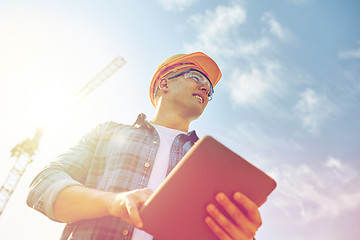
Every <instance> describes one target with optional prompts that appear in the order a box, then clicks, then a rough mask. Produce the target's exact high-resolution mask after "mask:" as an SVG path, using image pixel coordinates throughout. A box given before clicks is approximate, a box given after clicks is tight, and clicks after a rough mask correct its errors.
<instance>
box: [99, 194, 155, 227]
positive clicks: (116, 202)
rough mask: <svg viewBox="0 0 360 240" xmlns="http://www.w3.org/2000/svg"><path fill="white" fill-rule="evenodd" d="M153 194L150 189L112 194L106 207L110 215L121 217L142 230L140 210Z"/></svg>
mask: <svg viewBox="0 0 360 240" xmlns="http://www.w3.org/2000/svg"><path fill="white" fill-rule="evenodd" d="M151 194H152V190H151V189H149V188H143V189H136V190H133V191H129V192H123V193H112V194H110V195H108V198H107V200H106V206H107V209H108V212H109V215H111V216H114V217H119V218H121V219H123V220H124V221H126V222H128V223H130V224H133V225H135V226H136V227H137V228H142V227H143V223H142V220H141V218H140V213H139V209H140V208H141V207H142V206H143V204H144V203H145V201H146V200H147V199H148V198H149V197H150V195H151Z"/></svg>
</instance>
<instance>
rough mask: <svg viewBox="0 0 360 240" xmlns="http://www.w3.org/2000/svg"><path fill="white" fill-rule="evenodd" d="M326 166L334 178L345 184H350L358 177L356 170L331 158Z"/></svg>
mask: <svg viewBox="0 0 360 240" xmlns="http://www.w3.org/2000/svg"><path fill="white" fill-rule="evenodd" d="M324 166H325V167H327V168H328V169H329V170H330V171H331V175H332V176H333V177H335V178H337V179H339V181H342V182H343V183H344V184H348V183H350V182H351V181H352V180H353V179H354V178H356V177H357V175H358V173H357V172H356V170H354V169H353V168H351V167H350V166H348V165H346V164H344V163H343V162H341V160H339V159H336V158H334V157H331V156H330V157H329V159H328V160H327V161H326V162H325V163H324Z"/></svg>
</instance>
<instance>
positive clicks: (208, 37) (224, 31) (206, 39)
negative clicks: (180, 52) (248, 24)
mask: <svg viewBox="0 0 360 240" xmlns="http://www.w3.org/2000/svg"><path fill="white" fill-rule="evenodd" d="M245 20H246V12H245V10H244V9H242V8H241V7H240V6H238V5H233V6H228V7H225V6H217V7H216V9H215V10H214V11H210V10H208V11H206V12H205V14H204V15H201V14H198V15H195V16H192V17H191V18H190V19H189V22H190V23H191V24H193V25H194V26H195V27H196V29H197V30H198V34H197V37H196V42H195V43H193V44H187V45H185V48H186V49H187V50H188V51H192V50H199V49H202V50H203V51H204V52H207V53H209V54H212V55H215V54H220V53H221V54H225V55H226V54H231V53H232V52H233V49H231V47H230V48H229V46H233V45H234V42H233V40H232V38H230V34H231V32H232V30H234V29H236V28H237V27H238V26H240V25H241V24H242V23H244V22H245Z"/></svg>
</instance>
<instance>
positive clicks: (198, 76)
mask: <svg viewBox="0 0 360 240" xmlns="http://www.w3.org/2000/svg"><path fill="white" fill-rule="evenodd" d="M181 75H184V77H185V78H192V79H193V80H194V81H196V82H197V83H198V84H201V85H208V86H209V89H210V90H209V93H208V99H209V101H210V100H211V99H212V95H213V93H214V88H213V86H212V84H211V81H210V80H209V79H208V78H207V77H206V75H205V74H203V73H202V72H200V71H199V70H196V69H188V70H186V71H184V72H181V73H179V74H176V75H175V76H172V77H169V78H168V79H173V78H177V77H179V76H181Z"/></svg>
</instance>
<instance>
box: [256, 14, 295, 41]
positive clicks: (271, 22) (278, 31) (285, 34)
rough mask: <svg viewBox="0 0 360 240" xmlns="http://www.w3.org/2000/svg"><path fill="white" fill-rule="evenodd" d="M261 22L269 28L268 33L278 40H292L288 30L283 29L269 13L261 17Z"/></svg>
mask: <svg viewBox="0 0 360 240" xmlns="http://www.w3.org/2000/svg"><path fill="white" fill-rule="evenodd" d="M261 21H263V22H265V23H266V24H267V25H268V26H269V31H270V33H271V34H273V35H274V36H276V37H278V38H279V39H280V40H283V41H288V40H290V39H291V38H292V34H291V33H290V31H289V30H287V29H286V28H284V27H283V26H282V25H281V24H280V23H279V22H278V21H277V19H276V18H275V16H274V14H273V13H271V12H266V13H264V15H263V16H262V17H261Z"/></svg>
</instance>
